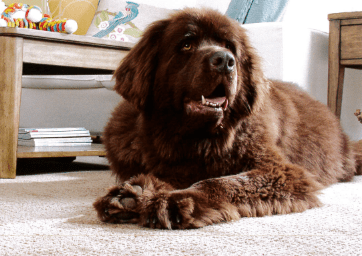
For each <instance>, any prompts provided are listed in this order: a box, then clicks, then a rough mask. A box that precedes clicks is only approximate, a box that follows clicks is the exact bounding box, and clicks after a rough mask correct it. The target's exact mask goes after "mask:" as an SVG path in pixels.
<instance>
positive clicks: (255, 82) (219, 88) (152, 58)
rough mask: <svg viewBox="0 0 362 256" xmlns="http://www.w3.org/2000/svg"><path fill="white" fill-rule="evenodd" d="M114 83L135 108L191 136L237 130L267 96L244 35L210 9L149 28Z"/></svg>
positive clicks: (180, 14) (191, 11) (182, 14)
mask: <svg viewBox="0 0 362 256" xmlns="http://www.w3.org/2000/svg"><path fill="white" fill-rule="evenodd" d="M115 78H116V87H115V89H116V90H117V91H118V92H119V93H120V94H121V95H122V96H123V97H124V98H125V99H126V100H128V101H129V102H131V103H133V104H134V105H135V107H136V108H137V109H139V110H140V111H142V112H144V113H147V115H149V116H153V117H155V116H157V115H158V114H157V113H160V114H161V113H162V115H163V116H169V118H171V119H172V118H177V119H178V120H180V126H182V127H183V128H184V130H185V131H186V130H188V129H189V130H191V131H193V132H194V131H195V130H203V131H205V132H211V133H218V132H219V130H220V129H225V128H227V127H228V126H230V127H232V126H235V122H237V121H239V120H241V119H242V118H244V117H246V116H248V115H250V114H251V113H252V111H254V110H255V109H258V108H259V107H258V105H260V104H261V103H260V102H261V101H262V100H261V98H262V97H263V95H264V94H265V92H266V91H267V83H265V81H264V78H263V75H262V72H261V70H260V67H259V61H258V58H257V56H255V54H254V51H253V49H252V48H251V46H250V44H249V42H248V39H247V37H246V35H245V32H244V30H243V29H242V28H241V27H240V25H239V24H238V23H237V22H235V21H232V20H230V19H229V18H227V17H225V16H223V15H221V14H220V13H218V12H215V11H211V10H195V9H187V10H184V11H181V12H178V13H177V14H175V15H173V16H171V17H170V18H169V19H166V20H162V21H158V22H156V23H154V24H153V25H151V26H150V27H149V28H148V30H147V31H146V32H145V33H144V36H143V38H142V39H141V40H140V42H139V43H138V44H137V45H136V46H135V47H134V48H133V49H132V50H131V52H130V54H129V55H128V56H127V57H126V58H125V59H124V61H123V62H122V64H121V66H120V67H119V68H118V69H117V70H116V72H115ZM180 130H182V129H180Z"/></svg>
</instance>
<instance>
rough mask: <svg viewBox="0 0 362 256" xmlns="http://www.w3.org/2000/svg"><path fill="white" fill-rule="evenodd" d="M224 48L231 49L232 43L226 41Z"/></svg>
mask: <svg viewBox="0 0 362 256" xmlns="http://www.w3.org/2000/svg"><path fill="white" fill-rule="evenodd" d="M225 48H226V49H229V50H232V49H233V45H232V44H231V43H226V44H225Z"/></svg>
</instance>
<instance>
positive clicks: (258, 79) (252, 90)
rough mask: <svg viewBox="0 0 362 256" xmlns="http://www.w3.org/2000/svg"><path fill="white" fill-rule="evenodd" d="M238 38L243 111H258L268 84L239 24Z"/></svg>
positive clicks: (266, 92)
mask: <svg viewBox="0 0 362 256" xmlns="http://www.w3.org/2000/svg"><path fill="white" fill-rule="evenodd" d="M239 36H240V38H239V40H240V42H241V45H242V46H243V47H242V53H241V54H240V56H241V60H239V65H240V67H239V70H240V71H241V74H238V76H239V79H241V80H242V81H243V86H242V89H243V90H245V91H244V92H243V93H241V94H239V95H242V96H243V97H244V98H243V99H242V102H243V103H244V104H243V105H245V106H244V107H245V111H246V112H247V113H249V114H251V113H252V112H255V111H258V110H259V109H260V108H261V107H262V105H263V102H264V98H265V97H266V95H267V94H268V93H269V89H270V84H269V81H268V80H267V79H266V78H265V76H264V72H263V70H262V65H261V59H260V57H259V55H258V54H257V53H256V51H255V49H254V47H252V45H251V43H250V40H249V38H248V37H247V35H246V32H245V30H244V29H243V28H241V27H240V25H239Z"/></svg>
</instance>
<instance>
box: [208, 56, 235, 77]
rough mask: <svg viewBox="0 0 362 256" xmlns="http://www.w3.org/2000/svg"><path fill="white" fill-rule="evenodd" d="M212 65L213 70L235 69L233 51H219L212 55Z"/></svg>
mask: <svg viewBox="0 0 362 256" xmlns="http://www.w3.org/2000/svg"><path fill="white" fill-rule="evenodd" d="M210 66H211V69H212V70H216V71H218V72H225V73H230V72H232V71H233V70H234V66H235V58H234V56H233V55H232V54H231V53H229V52H227V51H219V52H216V53H214V55H213V56H211V58H210Z"/></svg>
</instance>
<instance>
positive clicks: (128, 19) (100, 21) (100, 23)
mask: <svg viewBox="0 0 362 256" xmlns="http://www.w3.org/2000/svg"><path fill="white" fill-rule="evenodd" d="M171 12H173V10H169V9H163V8H157V7H153V6H149V5H146V4H138V3H135V2H130V1H122V0H101V1H100V3H99V6H98V10H97V11H96V14H95V16H94V18H93V21H92V24H91V26H90V28H89V30H88V32H87V36H93V37H98V38H106V39H112V40H118V41H124V42H132V43H136V42H137V41H138V40H139V38H140V37H141V35H142V33H143V31H144V30H145V28H146V27H147V26H148V25H149V24H150V23H152V22H153V21H156V20H159V19H163V18H165V17H167V16H168V14H170V13H171Z"/></svg>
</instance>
